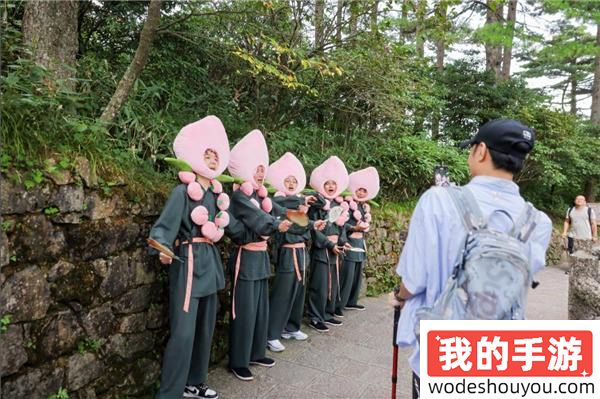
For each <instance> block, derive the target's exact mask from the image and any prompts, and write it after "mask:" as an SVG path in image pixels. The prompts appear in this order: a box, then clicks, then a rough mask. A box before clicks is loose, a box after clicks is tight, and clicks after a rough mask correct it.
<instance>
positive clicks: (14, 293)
mask: <svg viewBox="0 0 600 399" xmlns="http://www.w3.org/2000/svg"><path fill="white" fill-rule="evenodd" d="M49 306H50V288H49V285H48V282H47V281H46V277H45V276H44V273H42V271H41V270H40V268H39V267H37V266H31V267H29V268H27V269H25V270H23V271H20V272H17V273H15V274H13V275H12V276H10V277H9V278H8V280H7V281H6V282H5V284H4V285H3V286H2V290H0V309H2V313H3V314H7V313H8V314H11V315H12V321H13V323H16V322H19V321H24V320H38V319H41V318H43V317H44V316H46V312H47V311H48V307H49Z"/></svg>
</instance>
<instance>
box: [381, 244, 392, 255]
mask: <svg viewBox="0 0 600 399" xmlns="http://www.w3.org/2000/svg"><path fill="white" fill-rule="evenodd" d="M390 252H392V243H391V242H389V241H385V242H384V243H383V253H384V254H389V253H390Z"/></svg>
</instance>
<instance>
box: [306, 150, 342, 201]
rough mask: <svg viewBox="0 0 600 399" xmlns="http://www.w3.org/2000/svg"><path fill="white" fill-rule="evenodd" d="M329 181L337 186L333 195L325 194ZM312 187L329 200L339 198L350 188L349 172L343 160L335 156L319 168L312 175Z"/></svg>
mask: <svg viewBox="0 0 600 399" xmlns="http://www.w3.org/2000/svg"><path fill="white" fill-rule="evenodd" d="M328 180H333V181H334V182H336V184H337V190H336V192H335V193H334V194H333V195H328V194H327V193H326V192H325V187H324V185H325V182H326V181H328ZM310 186H311V187H312V188H313V189H315V190H316V191H317V192H319V193H320V194H321V195H323V196H324V197H325V198H327V199H329V200H332V199H334V198H336V197H337V196H339V195H340V194H341V193H342V192H343V191H344V190H345V189H346V187H348V171H347V170H346V166H345V165H344V163H343V162H342V160H341V159H339V158H338V157H336V156H335V155H334V156H331V157H329V158H328V159H327V160H326V161H325V162H323V163H322V164H321V165H319V166H317V167H316V168H315V170H313V172H312V173H311V175H310Z"/></svg>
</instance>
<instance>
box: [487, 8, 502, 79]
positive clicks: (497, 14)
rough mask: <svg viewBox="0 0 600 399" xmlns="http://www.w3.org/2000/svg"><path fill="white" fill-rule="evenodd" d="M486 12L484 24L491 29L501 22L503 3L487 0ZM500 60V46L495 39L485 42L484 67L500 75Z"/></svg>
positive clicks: (497, 75)
mask: <svg viewBox="0 0 600 399" xmlns="http://www.w3.org/2000/svg"><path fill="white" fill-rule="evenodd" d="M486 5H487V12H486V18H485V24H486V26H487V27H490V28H491V29H490V30H493V29H494V27H497V26H499V25H500V24H501V21H502V19H503V10H504V5H503V4H502V0H487V3H486ZM501 62H502V47H501V46H500V45H498V43H497V42H496V40H492V41H490V42H487V43H486V44H485V69H486V71H493V72H494V74H495V75H496V77H497V78H498V77H500V63H501Z"/></svg>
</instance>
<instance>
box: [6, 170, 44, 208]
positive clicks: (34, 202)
mask: <svg viewBox="0 0 600 399" xmlns="http://www.w3.org/2000/svg"><path fill="white" fill-rule="evenodd" d="M0 187H2V189H1V190H0V213H1V214H3V215H5V214H21V213H27V212H35V211H38V210H40V209H42V208H44V207H46V204H47V198H48V196H49V193H50V189H49V188H48V187H47V186H41V187H40V186H37V187H34V188H32V189H31V190H26V189H25V187H23V186H22V185H20V184H19V185H16V184H14V183H13V182H12V181H11V180H9V179H5V178H4V175H0Z"/></svg>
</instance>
